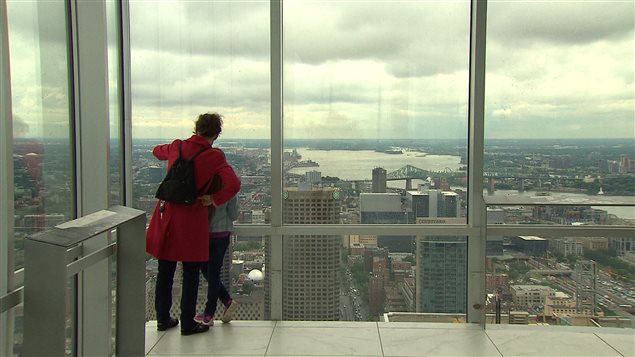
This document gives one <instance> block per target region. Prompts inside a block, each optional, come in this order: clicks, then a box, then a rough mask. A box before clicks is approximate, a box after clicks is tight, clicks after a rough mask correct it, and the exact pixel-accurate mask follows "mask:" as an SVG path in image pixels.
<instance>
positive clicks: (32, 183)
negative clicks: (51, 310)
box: [7, 1, 74, 268]
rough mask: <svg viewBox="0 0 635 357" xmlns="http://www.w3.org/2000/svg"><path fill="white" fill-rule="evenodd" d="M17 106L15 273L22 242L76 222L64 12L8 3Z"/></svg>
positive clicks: (46, 5) (60, 7) (52, 6)
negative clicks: (34, 234) (64, 224)
mask: <svg viewBox="0 0 635 357" xmlns="http://www.w3.org/2000/svg"><path fill="white" fill-rule="evenodd" d="M7 8H8V21H9V44H10V62H11V82H12V83H11V85H12V88H11V91H12V96H13V98H12V106H13V138H14V143H13V148H14V153H13V158H14V163H13V164H14V182H15V190H14V195H15V259H14V261H15V268H21V267H22V266H23V264H24V254H23V244H24V237H26V236H27V235H29V234H32V233H35V232H38V231H41V230H44V229H47V228H50V227H53V226H55V225H57V224H59V223H62V222H65V221H67V220H69V219H72V218H73V207H74V204H73V202H74V201H73V197H74V189H73V182H74V179H73V172H72V162H73V158H72V150H71V139H70V138H71V125H70V122H71V120H70V118H71V116H70V115H71V114H70V104H69V101H70V99H69V75H68V73H69V61H68V47H67V46H68V45H67V39H68V34H67V26H66V23H67V22H66V7H65V5H64V3H63V2H39V3H38V2H16V1H11V2H8V3H7Z"/></svg>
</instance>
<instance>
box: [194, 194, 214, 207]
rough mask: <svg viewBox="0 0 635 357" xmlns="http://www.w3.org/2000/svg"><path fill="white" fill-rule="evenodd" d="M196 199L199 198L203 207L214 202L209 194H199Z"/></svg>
mask: <svg viewBox="0 0 635 357" xmlns="http://www.w3.org/2000/svg"><path fill="white" fill-rule="evenodd" d="M198 199H199V200H201V204H202V205H203V206H205V207H207V206H211V205H212V204H214V201H212V196H211V195H203V196H199V197H198Z"/></svg>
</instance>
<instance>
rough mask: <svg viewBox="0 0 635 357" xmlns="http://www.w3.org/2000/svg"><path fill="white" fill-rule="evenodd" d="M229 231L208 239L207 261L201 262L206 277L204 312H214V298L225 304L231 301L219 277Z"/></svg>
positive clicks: (227, 243)
mask: <svg viewBox="0 0 635 357" xmlns="http://www.w3.org/2000/svg"><path fill="white" fill-rule="evenodd" d="M229 235H230V234H229V233H228V234H227V236H225V237H214V238H211V237H210V239H209V262H207V263H203V264H201V271H202V272H203V276H205V279H207V303H205V313H206V314H212V315H213V314H214V312H216V300H218V299H220V300H221V301H222V302H223V304H224V305H225V306H227V304H229V302H230V301H231V297H230V296H229V293H228V292H227V289H225V286H224V285H223V282H222V281H221V279H220V269H221V267H222V266H223V259H224V257H225V252H226V251H227V247H228V246H229Z"/></svg>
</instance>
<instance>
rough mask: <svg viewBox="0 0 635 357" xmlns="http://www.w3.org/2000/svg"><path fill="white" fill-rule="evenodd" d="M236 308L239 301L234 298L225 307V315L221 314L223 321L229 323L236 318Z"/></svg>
mask: <svg viewBox="0 0 635 357" xmlns="http://www.w3.org/2000/svg"><path fill="white" fill-rule="evenodd" d="M236 308H238V302H236V300H232V302H231V303H230V304H229V306H227V307H226V308H225V312H223V316H221V318H220V319H221V321H223V322H224V323H228V322H229V321H231V320H232V319H233V318H234V312H236Z"/></svg>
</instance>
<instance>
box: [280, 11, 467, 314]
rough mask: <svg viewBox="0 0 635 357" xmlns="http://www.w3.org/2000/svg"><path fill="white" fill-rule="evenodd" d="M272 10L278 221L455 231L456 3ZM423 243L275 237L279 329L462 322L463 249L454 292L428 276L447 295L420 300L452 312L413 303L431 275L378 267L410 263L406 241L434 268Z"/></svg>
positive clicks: (459, 110)
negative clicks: (280, 43) (388, 317)
mask: <svg viewBox="0 0 635 357" xmlns="http://www.w3.org/2000/svg"><path fill="white" fill-rule="evenodd" d="M283 7H284V9H283V14H284V15H283V16H284V18H283V24H284V25H283V31H284V48H283V79H284V85H283V88H284V93H283V95H284V118H283V137H284V142H283V147H284V153H283V170H284V173H283V180H284V181H283V186H284V188H283V220H284V223H286V224H444V223H445V224H448V223H453V224H464V223H465V202H466V186H467V183H466V170H467V161H466V160H467V127H468V125H467V124H468V120H467V101H468V79H469V78H468V72H469V71H468V67H469V65H468V59H469V56H468V54H469V3H468V2H430V1H403V2H397V3H395V2H393V1H367V2H363V1H362V2H359V1H339V2H331V1H324V2H321V1H285V2H284V3H283ZM346 237H347V239H350V238H349V236H346ZM357 237H359V236H357ZM434 238H436V237H423V236H422V237H415V236H404V235H399V234H398V233H395V234H392V235H390V234H388V235H386V234H383V235H374V240H372V239H369V238H368V237H367V238H366V241H367V243H368V242H370V241H372V242H373V243H372V244H361V245H360V244H359V242H358V244H357V245H350V244H344V245H342V243H341V242H342V239H343V238H342V236H328V235H327V236H313V235H311V236H307V235H300V236H285V237H284V243H283V271H284V274H283V280H284V281H283V284H284V289H285V295H284V296H283V319H290V320H293V319H299V320H303V319H305V320H314V319H317V320H340V319H342V320H375V321H376V320H377V319H378V318H379V316H381V315H382V314H383V313H384V312H387V311H401V312H403V311H412V312H414V311H417V312H457V313H464V312H465V284H466V279H465V272H466V265H465V264H466V257H467V255H466V254H465V253H466V250H465V248H466V244H465V239H464V238H460V239H459V240H461V243H457V242H455V243H457V244H454V243H452V244H449V245H448V247H449V246H452V247H453V248H456V247H458V246H459V245H460V246H461V247H462V248H461V249H463V250H462V253H461V254H460V255H461V257H460V258H459V257H458V256H457V257H455V258H456V259H458V260H456V259H455V260H453V261H452V264H454V265H453V267H454V268H456V269H458V270H459V271H460V272H461V274H459V275H454V276H453V278H452V279H454V280H456V281H454V280H453V282H455V283H456V284H454V283H450V282H449V281H446V279H445V275H443V276H441V275H438V274H437V275H434V277H435V278H434V279H435V281H434V282H435V284H439V286H441V287H442V289H443V285H444V284H447V285H452V286H455V287H457V289H458V290H455V291H452V292H450V291H449V290H447V289H444V290H446V292H447V294H446V295H445V296H443V297H440V295H439V294H441V293H440V292H438V291H434V289H429V290H426V295H425V296H426V298H429V299H432V300H434V299H437V300H443V299H446V300H452V301H454V303H453V305H452V307H448V306H446V305H444V306H441V305H440V304H437V305H435V306H432V305H431V304H427V305H425V306H424V305H423V303H421V304H419V301H418V300H416V299H415V298H414V295H415V291H416V290H417V289H419V287H420V286H421V284H422V283H423V280H420V279H423V278H424V277H425V278H430V279H431V277H432V275H431V272H430V271H426V272H425V274H424V272H423V271H419V270H417V271H415V270H414V269H411V270H409V271H407V272H402V273H403V274H402V275H399V274H398V275H399V276H398V277H395V275H394V274H392V273H391V271H392V269H393V267H392V265H391V264H390V263H389V262H390V261H391V257H392V256H393V255H394V259H399V258H400V257H401V255H403V257H409V258H406V259H411V260H413V261H414V260H415V257H417V256H418V255H420V254H418V251H417V248H416V247H417V246H418V244H419V243H421V251H422V252H423V251H425V252H426V253H427V254H428V256H427V258H426V260H425V262H426V263H430V264H436V263H434V262H435V261H434V260H433V259H432V258H431V256H432V255H434V257H438V258H440V259H441V260H443V259H444V254H445V253H443V251H444V249H438V250H436V251H434V253H430V252H431V250H430V249H425V248H424V247H423V246H424V245H426V244H427V241H428V239H434ZM344 241H346V239H344ZM417 242H419V243H417ZM439 244H441V243H439ZM439 244H436V243H435V245H439ZM459 250H460V249H459ZM459 250H457V252H458V251H459ZM430 254H431V255H430ZM342 256H343V258H342ZM416 259H419V258H416ZM396 265H397V268H398V269H401V268H404V267H405V266H406V265H407V264H406V263H404V264H401V265H400V264H396ZM411 266H414V263H413V264H412V265H411ZM419 267H422V268H424V265H423V264H420V265H419ZM431 267H432V265H430V267H428V268H431ZM435 269H437V268H435ZM438 269H441V268H438ZM438 269H437V270H438ZM438 271H440V270H438ZM438 271H437V272H438ZM444 274H445V273H444ZM429 283H430V281H429V282H428V285H427V286H430V285H429ZM416 285H418V286H419V287H416ZM287 293H289V294H290V295H289V294H287ZM408 294H410V295H408ZM435 294H436V295H435ZM444 294H445V293H444ZM338 295H339V296H340V297H339V298H338ZM423 295H424V294H423V293H421V296H423ZM432 295H434V297H433V296H432ZM333 296H334V297H335V299H334V300H333V299H332V297H333ZM457 299H458V300H457ZM432 300H431V301H432ZM435 301H436V300H435ZM400 302H402V304H400ZM419 305H420V306H419ZM457 306H460V307H457ZM386 309H389V310H386ZM393 309H394V310H393Z"/></svg>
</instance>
